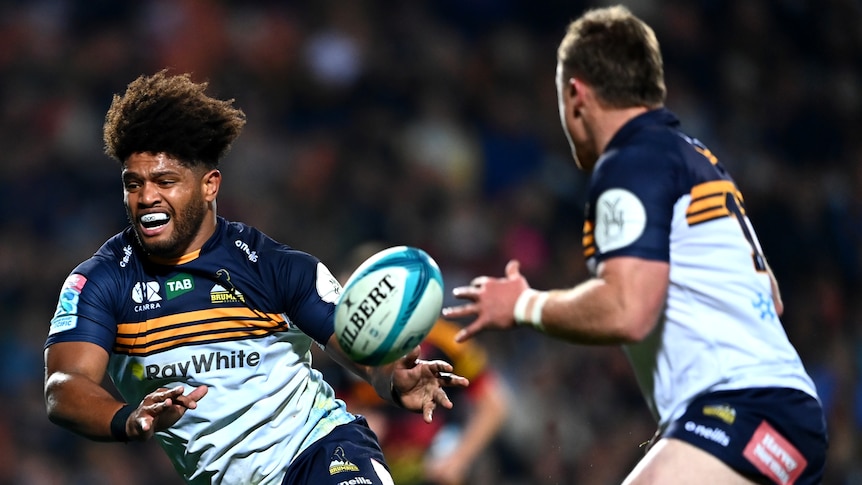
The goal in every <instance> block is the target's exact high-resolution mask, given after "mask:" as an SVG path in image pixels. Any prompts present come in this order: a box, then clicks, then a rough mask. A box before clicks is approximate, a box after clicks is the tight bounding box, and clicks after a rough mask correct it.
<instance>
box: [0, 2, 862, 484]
mask: <svg viewBox="0 0 862 485" xmlns="http://www.w3.org/2000/svg"><path fill="white" fill-rule="evenodd" d="M625 3H626V5H628V6H629V7H630V8H631V9H632V10H633V11H634V12H635V13H636V14H637V15H639V16H641V17H642V18H643V19H644V20H646V21H647V22H649V23H650V24H651V25H652V26H653V27H654V29H655V30H656V33H657V35H658V37H659V41H660V43H661V46H662V51H663V54H664V59H665V69H666V77H667V85H668V89H669V97H668V100H667V105H668V107H669V108H671V109H672V110H673V111H675V112H676V113H677V114H678V115H680V117H681V118H682V120H683V128H684V129H685V130H686V131H687V132H688V133H689V134H691V135H693V136H696V137H698V138H700V139H701V140H703V141H704V142H705V143H706V144H707V145H708V146H710V148H711V150H712V151H713V153H715V154H716V155H717V156H718V158H719V159H720V160H721V161H722V162H723V163H724V164H725V165H726V166H728V167H729V169H730V170H731V171H732V173H734V174H735V177H736V180H737V183H738V185H739V186H740V188H741V190H742V192H743V194H744V195H745V200H746V204H747V207H748V211H749V215H750V216H751V218H752V220H753V222H754V224H755V227H756V228H757V230H758V231H759V235H760V239H761V242H762V244H763V246H764V249H765V254H766V256H767V258H768V259H769V260H770V261H771V263H772V265H773V267H774V270H775V272H776V274H777V276H778V279H779V281H780V282H781V284H782V287H783V293H784V301H785V304H786V312H785V317H784V322H785V326H786V329H787V332H788V334H789V336H790V338H791V340H792V341H793V342H794V343H795V345H796V346H797V348H798V349H799V351H800V353H801V355H802V357H803V360H804V361H805V362H806V365H807V368H808V369H809V371H810V372H811V374H812V375H813V377H814V378H815V380H816V384H817V388H818V391H819V392H820V396H821V398H822V400H823V403H824V405H825V407H826V410H827V412H828V420H829V429H830V432H831V448H830V452H829V462H828V465H827V478H826V481H825V483H826V484H829V485H848V484H860V483H862V449H860V447H862V379H860V378H862V372H860V371H862V352H860V350H862V349H860V344H862V334H860V328H862V326H860V320H862V298H860V289H862V252H860V251H862V135H860V132H862V3H860V2H859V0H817V1H815V0H697V1H695V0H678V1H674V0H632V1H628V2H625ZM603 4H604V2H587V1H583V0H581V1H577V0H572V1H566V2H563V1H557V0H548V1H541V2H535V1H528V0H411V1H403V2H399V1H372V0H350V1H334V0H329V1H324V0H314V1H311V0H309V1H306V2H298V1H275V0H271V1H243V2H240V1H236V2H226V1H225V2H216V1H206V0H162V1H141V2H116V1H112V0H86V1H85V0H3V1H2V2H0V157H2V162H0V314H2V315H3V321H2V323H0V484H117V483H124V484H151V483H161V484H173V483H179V479H178V478H177V475H176V474H175V472H174V471H173V470H172V468H171V467H170V465H169V464H168V462H167V460H166V458H164V456H163V455H162V453H161V450H159V449H158V448H157V446H155V445H154V444H153V443H146V444H129V445H118V444H107V443H92V442H88V441H85V440H83V439H80V438H78V437H76V436H74V435H72V434H71V433H69V432H67V431H64V430H62V429H61V428H59V427H57V426H54V425H52V424H51V423H49V422H48V420H47V419H46V417H45V409H44V404H43V397H42V379H43V363H42V350H43V343H44V339H45V336H46V333H47V329H48V321H49V319H50V318H51V316H52V314H53V312H54V309H55V306H56V299H57V295H58V291H59V289H60V285H61V283H62V282H63V280H64V278H65V277H66V275H67V274H68V272H69V271H70V270H71V269H72V268H73V267H74V266H75V265H76V264H77V263H78V262H80V261H82V260H84V259H86V258H87V257H89V256H90V255H91V254H92V253H93V252H94V251H95V250H96V249H97V248H98V247H99V246H100V245H101V243H102V242H103V241H104V240H106V239H107V238H108V237H110V236H111V235H113V234H115V233H116V232H118V231H120V230H121V229H122V228H123V227H124V226H125V224H126V221H125V213H124V211H123V208H122V193H121V185H120V177H119V175H120V169H119V165H118V164H116V162H114V161H112V160H110V159H108V158H107V157H106V156H105V155H104V154H103V153H102V133H101V129H102V122H103V119H104V113H105V111H106V110H107V108H108V105H109V104H110V102H111V96H112V94H114V93H121V92H122V91H124V90H125V86H126V85H127V84H128V83H129V82H130V81H132V80H133V79H134V78H136V77H137V76H139V75H140V74H150V73H153V72H155V71H158V70H160V69H162V68H166V67H167V68H171V69H172V70H174V71H177V72H191V73H192V75H193V78H194V79H196V80H198V81H203V80H208V81H210V89H209V92H210V94H212V95H215V96H219V97H226V98H235V99H236V105H237V106H239V107H240V108H242V109H243V110H244V111H245V112H246V114H247V115H248V125H247V128H246V130H245V132H244V134H243V135H242V136H241V137H240V139H239V140H238V142H237V143H236V144H235V146H234V148H233V150H232V151H231V153H230V154H229V155H228V157H227V159H226V160H225V161H224V163H223V165H222V167H221V168H222V172H223V173H224V177H225V179H224V183H223V185H222V195H221V197H220V203H219V211H220V213H221V214H222V215H224V216H226V217H228V218H229V219H235V220H241V221H244V222H247V223H250V224H253V225H256V226H258V227H259V228H261V229H262V230H264V231H265V232H267V233H269V234H270V235H272V236H273V237H275V238H277V239H279V240H281V241H283V242H286V243H288V244H290V245H292V246H294V247H296V248H299V249H302V250H306V251H308V252H311V253H313V254H315V255H317V256H318V257H320V258H321V259H322V260H324V262H326V263H327V265H329V266H330V268H332V269H333V271H335V272H342V271H345V268H344V265H346V264H348V261H349V259H348V257H349V254H350V251H351V250H352V249H353V248H355V247H356V246H357V245H359V244H361V243H363V242H366V241H380V242H382V243H384V244H392V245H394V244H411V245H416V246H419V247H422V248H424V249H426V250H427V251H428V252H429V253H430V254H431V255H432V256H434V257H435V259H436V260H437V261H438V262H439V263H440V265H441V268H442V270H443V274H444V278H445V280H446V286H447V290H451V288H453V287H455V286H458V285H460V284H464V283H465V282H468V281H469V279H470V278H471V277H473V276H475V275H477V274H490V275H502V273H503V267H504V265H505V263H506V261H507V260H509V259H510V258H518V259H520V260H521V262H522V268H523V270H524V272H525V274H526V275H527V277H528V279H529V281H530V282H531V283H532V285H533V286H534V287H537V288H551V287H558V286H568V285H572V284H574V283H576V282H578V281H580V280H581V279H583V278H585V277H586V276H587V275H586V272H585V268H584V262H583V257H582V251H581V243H580V241H581V229H582V212H583V197H584V187H585V183H586V179H585V177H584V175H582V174H580V173H579V172H578V171H577V170H576V168H575V167H574V165H573V164H572V162H571V159H570V155H569V151H568V147H567V145H566V142H565V138H564V136H563V133H562V130H561V128H560V125H559V118H558V114H557V106H556V98H555V91H554V82H553V79H554V78H553V76H554V67H555V63H556V58H555V55H556V47H557V44H558V42H559V40H560V39H561V37H562V35H563V33H564V29H565V26H566V24H567V23H568V22H569V21H570V20H572V19H573V18H574V17H576V16H577V15H579V14H580V13H581V12H582V10H583V9H584V8H586V7H590V6H599V5H603ZM447 293H449V291H447ZM479 339H480V341H481V343H482V344H483V345H484V346H486V348H487V350H488V352H489V355H490V358H491V360H492V362H493V365H494V366H495V367H496V368H497V369H498V370H499V371H500V372H501V374H502V375H503V376H504V378H505V379H506V381H507V383H508V385H509V386H510V387H511V388H512V390H513V396H514V402H513V403H512V406H513V409H512V410H511V412H510V417H509V420H508V423H507V425H506V427H505V429H504V430H503V432H502V434H501V435H500V436H499V438H498V439H497V441H496V442H495V443H494V445H493V446H492V447H490V448H489V449H488V450H487V456H486V463H487V464H488V465H487V466H485V467H484V469H483V471H482V472H481V473H477V475H476V477H475V478H474V480H473V483H477V484H482V483H489V484H490V483H495V484H546V483H547V484H552V483H553V484H612V483H619V480H620V479H621V477H623V476H624V475H625V473H626V472H627V471H628V470H629V469H630V468H631V466H632V465H633V464H634V463H635V462H636V460H637V459H638V457H639V456H641V453H642V451H641V450H640V449H639V445H640V444H641V443H642V442H644V441H646V440H648V439H649V438H650V437H651V435H652V433H653V431H654V424H653V422H652V419H651V418H650V416H649V414H648V412H647V410H646V407H645V405H644V402H643V399H642V398H641V396H640V394H639V392H638V390H637V388H636V385H635V383H634V380H633V377H632V373H631V371H630V369H629V367H628V363H627V361H626V360H625V357H624V356H623V354H622V352H621V351H620V350H619V349H615V348H590V347H583V346H573V345H568V344H564V343H561V342H556V341H552V340H550V339H545V338H542V337H539V336H538V335H536V334H534V333H532V332H530V331H529V330H523V331H514V332H509V333H506V334H501V333H490V334H483V335H481V336H480V337H479ZM456 404H457V403H456ZM706 480H707V481H708V479H706ZM705 483H706V482H705Z"/></svg>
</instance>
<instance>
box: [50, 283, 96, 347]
mask: <svg viewBox="0 0 862 485" xmlns="http://www.w3.org/2000/svg"><path fill="white" fill-rule="evenodd" d="M86 284H87V278H86V277H85V276H84V275H82V274H77V273H74V274H71V275H69V277H68V278H66V281H65V283H63V289H61V290H60V301H59V302H58V303H57V310H56V311H54V317H53V318H52V319H51V328H50V330H48V335H54V334H55V333H60V332H65V331H67V330H72V329H73V328H75V327H76V326H78V301H79V300H80V298H81V290H83V289H84V285H86Z"/></svg>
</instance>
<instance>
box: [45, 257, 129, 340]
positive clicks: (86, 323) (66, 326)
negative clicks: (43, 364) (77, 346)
mask: <svg viewBox="0 0 862 485" xmlns="http://www.w3.org/2000/svg"><path fill="white" fill-rule="evenodd" d="M108 278H109V275H108V274H107V273H106V272H105V271H103V270H102V268H100V267H99V266H98V264H97V262H96V261H95V260H90V261H87V262H85V263H82V264H81V265H80V266H78V267H77V268H76V269H75V270H74V271H73V272H72V273H71V274H70V275H69V277H68V278H66V281H65V282H64V283H63V287H62V288H61V290H60V296H59V299H58V300H59V301H58V303H57V309H56V310H55V312H54V316H53V318H51V326H50V329H49V330H48V338H47V340H46V342H45V347H46V348H47V347H49V346H51V345H53V344H55V343H59V342H90V343H94V344H96V345H98V346H100V347H102V348H103V349H105V351H107V352H108V353H109V354H110V353H111V352H112V351H113V346H114V340H115V339H116V335H117V325H116V317H115V315H114V312H113V311H112V306H111V304H110V302H111V301H112V298H111V295H110V292H109V291H108V290H107V288H110V285H106V284H105V282H106V281H110V280H108Z"/></svg>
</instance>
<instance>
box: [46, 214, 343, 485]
mask: <svg viewBox="0 0 862 485" xmlns="http://www.w3.org/2000/svg"><path fill="white" fill-rule="evenodd" d="M163 263H164V264H157V263H154V262H152V261H151V260H150V259H149V258H147V257H145V255H144V254H143V253H142V251H141V249H140V247H139V245H138V244H137V242H136V240H135V236H134V233H133V232H132V229H131V228H128V229H126V230H125V231H123V232H122V233H120V234H117V235H116V236H114V237H113V238H111V239H110V240H108V241H107V242H106V243H105V244H104V245H103V246H102V247H101V248H100V249H99V250H98V252H96V254H95V255H94V256H93V257H92V258H90V259H88V260H87V261H85V262H83V263H82V264H80V265H79V266H78V267H77V268H75V270H74V271H73V272H72V274H71V275H70V276H69V278H68V279H67V280H66V284H65V285H64V287H63V289H62V291H61V294H60V302H59V304H58V306H57V312H56V314H55V316H54V318H53V319H52V321H51V329H50V331H49V336H48V339H47V343H46V345H47V346H50V345H53V344H56V343H58V342H70V341H72V342H91V343H94V344H96V345H99V346H100V347H102V348H103V349H105V350H106V351H107V352H108V353H109V355H110V361H109V365H108V374H109V375H110V377H111V379H112V380H113V382H114V384H115V385H116V387H117V389H118V390H119V391H120V392H121V394H122V395H123V397H124V398H125V399H126V400H127V401H128V402H130V403H135V404H137V403H139V402H140V401H141V399H143V397H144V396H145V395H146V394H148V393H150V392H152V391H153V390H155V389H157V388H159V387H172V386H176V385H184V386H186V387H187V388H193V387H197V386H200V385H206V386H208V387H209V392H208V394H207V395H206V396H205V397H204V398H203V399H202V400H201V401H200V402H199V406H198V408H197V409H194V410H190V411H188V412H187V413H186V414H185V416H183V418H182V419H180V421H179V422H177V424H176V425H175V426H173V427H172V428H170V429H168V430H165V431H163V432H159V433H157V435H156V436H157V438H158V439H159V441H160V442H161V444H162V446H163V448H164V449H165V450H166V451H167V453H168V455H169V456H170V458H171V459H172V461H173V463H174V465H175V466H176V468H177V469H178V471H179V472H180V473H181V474H182V475H183V476H184V477H185V478H186V479H187V480H188V481H189V482H191V483H216V482H217V483H280V482H281V480H282V478H283V475H284V470H285V469H286V468H287V465H288V463H290V461H291V460H292V459H293V458H294V457H295V456H297V455H298V454H299V453H301V452H302V451H303V450H304V449H306V448H307V447H308V445H309V444H311V443H313V442H314V441H315V440H317V439H319V438H320V437H321V436H324V435H326V434H327V433H328V432H329V431H331V430H332V429H333V428H334V427H335V426H338V425H340V424H344V423H346V422H350V421H351V420H353V419H354V416H352V415H350V414H349V413H347V411H346V410H345V407H344V403H343V402H341V401H340V400H336V399H335V396H334V392H333V391H332V389H331V387H330V386H329V385H328V384H327V383H326V382H325V381H324V380H323V378H322V376H321V374H320V373H319V372H318V371H316V370H314V369H313V368H312V367H311V353H310V346H311V345H312V343H313V340H316V341H317V342H318V343H320V344H325V343H326V342H327V340H328V339H329V337H330V336H331V335H332V332H333V328H334V323H333V315H334V310H335V302H336V300H337V298H338V295H339V294H340V291H341V286H340V285H339V283H338V281H337V280H336V279H335V278H334V277H333V276H332V274H331V273H330V271H329V270H328V269H327V268H326V266H324V265H323V263H321V262H320V261H319V260H318V259H317V258H315V257H313V256H311V255H309V254H307V253H305V252H301V251H297V250H295V249H292V248H290V247H288V246H286V245H284V244H280V243H278V242H276V241H274V240H273V239H271V238H269V237H267V236H266V235H265V234H263V233H262V232H260V231H259V230H257V229H254V228H252V227H250V226H247V225H245V224H241V223H236V222H228V221H226V220H225V219H223V218H219V219H218V224H217V228H216V231H215V234H213V236H212V237H211V238H210V239H209V240H208V241H207V242H206V244H204V246H203V247H202V248H201V249H200V250H199V251H195V252H194V253H191V254H188V255H185V256H183V257H182V258H179V259H177V260H174V261H164V262H163Z"/></svg>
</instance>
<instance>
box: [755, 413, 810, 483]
mask: <svg viewBox="0 0 862 485" xmlns="http://www.w3.org/2000/svg"><path fill="white" fill-rule="evenodd" d="M742 455H743V456H744V457H745V458H746V459H748V461H750V462H751V464H752V465H754V466H755V467H756V468H757V469H758V470H760V472H761V473H763V474H764V475H766V476H767V477H769V478H771V479H772V480H774V481H775V483H780V484H783V485H792V484H793V483H795V482H796V479H797V478H799V475H801V474H802V472H803V471H804V470H805V467H806V466H808V461H807V460H806V459H805V457H804V456H802V453H800V452H799V450H797V449H796V447H795V446H793V445H792V444H791V443H790V442H789V441H787V439H786V438H784V436H782V435H781V434H780V433H778V431H776V430H775V429H774V428H773V427H772V426H770V425H769V423H767V422H766V421H763V422H762V423H760V426H758V427H757V429H756V430H755V431H754V436H752V438H751V441H749V442H748V445H746V446H745V451H743V453H742Z"/></svg>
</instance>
